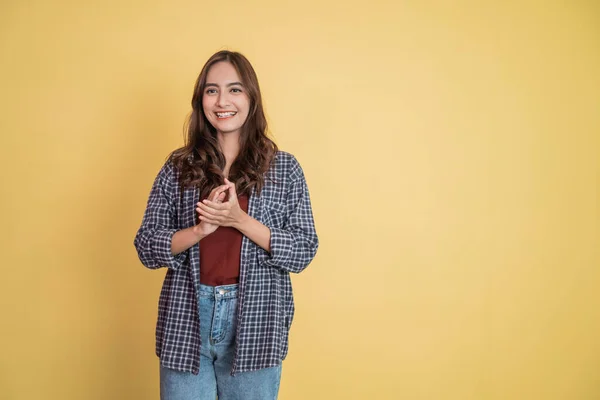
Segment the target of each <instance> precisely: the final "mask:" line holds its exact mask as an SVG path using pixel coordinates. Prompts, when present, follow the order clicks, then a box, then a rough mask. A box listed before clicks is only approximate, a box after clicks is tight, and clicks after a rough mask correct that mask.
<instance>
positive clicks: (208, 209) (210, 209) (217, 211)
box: [197, 203, 225, 217]
mask: <svg viewBox="0 0 600 400" xmlns="http://www.w3.org/2000/svg"><path fill="white" fill-rule="evenodd" d="M213 204H215V205H216V206H220V205H221V204H217V203H213ZM197 208H199V209H201V210H202V211H204V212H206V213H207V214H209V215H213V216H216V217H219V216H222V215H225V213H224V211H223V210H220V209H216V208H213V207H209V206H208V205H206V204H202V203H198V207H197Z"/></svg>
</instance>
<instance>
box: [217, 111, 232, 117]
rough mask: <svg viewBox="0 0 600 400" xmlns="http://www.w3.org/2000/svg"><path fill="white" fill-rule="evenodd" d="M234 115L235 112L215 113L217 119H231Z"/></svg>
mask: <svg viewBox="0 0 600 400" xmlns="http://www.w3.org/2000/svg"><path fill="white" fill-rule="evenodd" d="M235 114H236V113H235V112H233V111H231V112H226V113H217V116H218V117H219V118H225V117H231V116H233V115H235Z"/></svg>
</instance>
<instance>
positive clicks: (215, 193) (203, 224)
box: [195, 185, 229, 237]
mask: <svg viewBox="0 0 600 400" xmlns="http://www.w3.org/2000/svg"><path fill="white" fill-rule="evenodd" d="M228 189H229V186H228V185H221V186H218V187H216V188H214V189H213V190H212V191H211V192H210V194H209V195H208V199H210V200H211V201H213V202H215V204H220V203H222V202H223V200H225V195H226V194H227V190H228ZM200 204H202V203H198V205H200ZM196 212H198V207H196ZM199 218H200V223H199V224H198V225H196V226H195V228H196V232H197V233H198V234H199V235H201V236H202V237H206V236H208V235H210V234H211V233H213V232H214V231H216V230H217V228H218V227H219V225H217V224H212V223H210V222H208V221H205V220H202V217H201V216H200V215H199Z"/></svg>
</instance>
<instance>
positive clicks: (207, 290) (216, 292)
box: [198, 283, 239, 299]
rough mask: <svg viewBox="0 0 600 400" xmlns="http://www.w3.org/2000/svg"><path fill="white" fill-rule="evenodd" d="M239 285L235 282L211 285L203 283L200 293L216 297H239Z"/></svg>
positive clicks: (200, 294)
mask: <svg viewBox="0 0 600 400" xmlns="http://www.w3.org/2000/svg"><path fill="white" fill-rule="evenodd" d="M238 285H239V284H237V283H234V284H231V285H221V286H210V285H205V284H203V283H201V284H200V288H199V291H198V295H199V296H202V297H211V298H215V299H217V298H219V299H232V298H236V297H237V292H238Z"/></svg>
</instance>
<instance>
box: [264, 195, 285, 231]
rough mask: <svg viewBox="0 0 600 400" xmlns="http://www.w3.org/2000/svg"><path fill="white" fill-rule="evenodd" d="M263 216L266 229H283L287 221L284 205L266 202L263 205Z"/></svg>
mask: <svg viewBox="0 0 600 400" xmlns="http://www.w3.org/2000/svg"><path fill="white" fill-rule="evenodd" d="M265 216H266V222H267V226H268V227H270V228H283V226H284V225H285V222H286V221H287V209H286V207H285V205H283V204H281V203H279V202H276V201H273V202H267V203H266V204H265Z"/></svg>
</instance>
